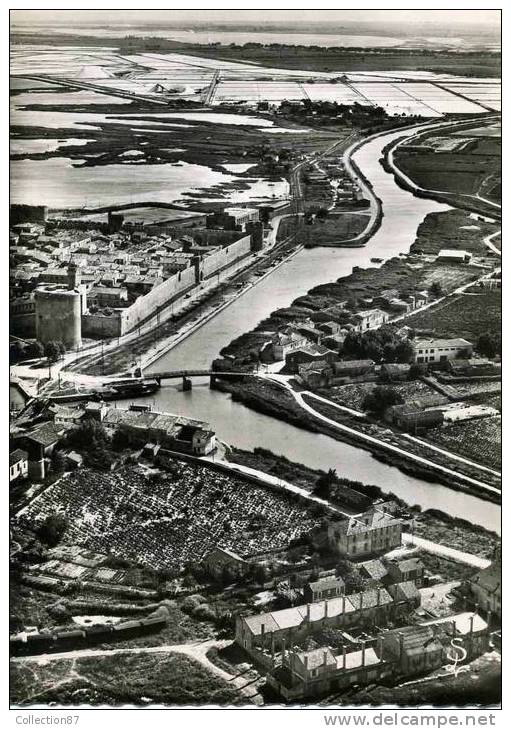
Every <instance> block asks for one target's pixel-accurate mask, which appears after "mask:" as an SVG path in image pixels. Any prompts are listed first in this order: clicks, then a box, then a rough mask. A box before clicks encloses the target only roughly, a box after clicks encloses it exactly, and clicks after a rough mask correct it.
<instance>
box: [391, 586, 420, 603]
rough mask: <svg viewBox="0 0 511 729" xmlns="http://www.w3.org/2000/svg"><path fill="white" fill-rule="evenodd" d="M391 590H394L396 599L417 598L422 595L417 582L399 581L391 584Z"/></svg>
mask: <svg viewBox="0 0 511 729" xmlns="http://www.w3.org/2000/svg"><path fill="white" fill-rule="evenodd" d="M389 590H390V591H391V592H392V594H393V596H394V599H395V600H416V599H417V598H419V597H420V593H419V591H418V589H417V585H416V584H415V582H412V581H409V582H398V583H397V584H395V585H391V586H390V587H389Z"/></svg>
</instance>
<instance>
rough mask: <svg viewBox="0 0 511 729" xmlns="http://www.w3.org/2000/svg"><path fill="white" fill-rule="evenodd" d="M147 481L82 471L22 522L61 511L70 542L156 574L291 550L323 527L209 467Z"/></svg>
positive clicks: (286, 501)
mask: <svg viewBox="0 0 511 729" xmlns="http://www.w3.org/2000/svg"><path fill="white" fill-rule="evenodd" d="M175 467H176V472H175V473H171V474H167V473H162V474H156V475H154V474H153V475H145V474H143V473H141V472H140V471H137V470H134V469H133V468H132V467H131V468H129V469H121V470H119V471H118V472H116V473H108V474H105V473H98V472H94V471H81V472H77V473H75V474H71V475H69V476H67V477H65V478H63V479H61V480H60V481H58V482H57V483H55V484H53V485H52V486H50V488H48V489H47V490H46V491H45V492H44V493H43V494H41V496H40V497H39V498H37V499H36V500H35V501H33V502H32V503H31V504H30V505H29V506H28V507H27V508H26V509H25V510H24V512H23V514H22V515H20V516H19V519H20V520H21V521H23V522H26V523H28V524H30V525H34V524H35V523H38V522H39V520H42V519H44V518H45V517H46V516H48V515H49V514H52V513H54V512H55V511H61V512H62V513H64V514H65V515H66V516H67V518H68V524H69V525H68V528H67V530H66V533H65V535H64V543H66V544H77V545H79V546H82V547H86V548H88V549H92V550H95V551H98V552H108V553H111V554H113V555H116V556H118V557H121V558H124V559H128V560H132V561H134V562H137V563H139V564H144V565H147V566H150V567H153V568H156V569H161V568H168V569H180V568H181V567H182V566H183V565H184V564H186V563H189V562H193V561H197V560H201V559H202V558H203V557H204V556H205V555H206V554H207V553H208V552H209V551H210V550H211V549H212V548H213V547H214V546H217V545H221V546H224V547H228V548H230V549H233V550H234V551H235V552H237V553H239V554H241V555H244V556H248V555H251V554H255V553H259V552H266V551H268V550H273V549H277V548H279V547H285V546H286V545H287V544H288V543H289V540H290V539H293V538H295V537H298V536H299V535H300V534H302V533H304V532H307V531H309V530H310V529H311V528H312V527H313V526H315V525H316V524H317V523H318V520H319V517H318V516H315V512H314V511H313V510H311V509H309V508H307V507H305V506H303V505H301V504H300V503H299V502H297V501H294V500H291V499H290V498H289V497H288V496H287V495H284V494H279V493H276V492H273V491H271V490H269V489H267V488H264V487H262V486H256V485H252V484H250V483H248V482H246V481H244V480H242V479H240V478H236V477H233V476H230V475H229V476H227V475H223V474H220V473H217V472H215V471H212V470H210V469H208V468H206V467H202V466H201V467H198V466H192V465H189V464H184V463H181V462H179V463H176V466H175Z"/></svg>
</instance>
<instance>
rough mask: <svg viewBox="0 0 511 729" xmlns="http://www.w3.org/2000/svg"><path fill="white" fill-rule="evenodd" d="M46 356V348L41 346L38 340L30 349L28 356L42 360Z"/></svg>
mask: <svg viewBox="0 0 511 729" xmlns="http://www.w3.org/2000/svg"><path fill="white" fill-rule="evenodd" d="M43 355H44V347H43V345H42V344H41V342H38V341H37V340H36V341H34V342H32V343H31V344H30V345H29V347H28V356H29V357H33V359H41V357H42V356H43Z"/></svg>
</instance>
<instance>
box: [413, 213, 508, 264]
mask: <svg viewBox="0 0 511 729" xmlns="http://www.w3.org/2000/svg"><path fill="white" fill-rule="evenodd" d="M498 229H499V228H498V227H497V225H496V224H495V223H486V222H484V221H479V220H477V221H476V220H474V219H473V218H471V217H470V214H469V213H467V212H465V211H463V210H447V211H446V212H443V213H430V214H429V215H426V217H425V218H424V220H423V221H422V223H421V224H420V225H419V227H418V229H417V237H416V239H415V242H414V243H413V245H412V247H411V249H410V251H411V253H418V252H422V253H427V254H435V255H436V254H437V253H438V252H439V251H440V250H441V249H442V248H459V249H461V250H465V251H469V252H470V253H473V254H474V255H477V256H484V255H486V253H487V248H486V246H485V245H484V243H483V239H484V238H485V236H487V235H490V233H495V232H496V231H498ZM494 240H495V239H494Z"/></svg>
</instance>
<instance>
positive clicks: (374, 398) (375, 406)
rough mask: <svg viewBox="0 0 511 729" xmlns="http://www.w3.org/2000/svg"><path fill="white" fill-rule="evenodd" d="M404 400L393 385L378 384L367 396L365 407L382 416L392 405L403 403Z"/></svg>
mask: <svg viewBox="0 0 511 729" xmlns="http://www.w3.org/2000/svg"><path fill="white" fill-rule="evenodd" d="M403 402H404V400H403V398H402V396H401V395H400V394H399V393H398V392H397V390H395V389H394V388H393V387H384V386H382V385H378V386H377V387H375V388H374V390H373V391H372V392H369V393H368V394H367V395H366V396H365V398H364V402H363V408H364V410H367V411H369V412H370V413H374V414H375V415H379V416H381V415H383V413H384V412H385V410H386V409H387V408H388V407H390V406H391V405H401V404H402V403H403Z"/></svg>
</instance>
